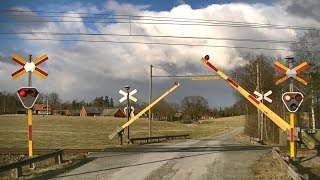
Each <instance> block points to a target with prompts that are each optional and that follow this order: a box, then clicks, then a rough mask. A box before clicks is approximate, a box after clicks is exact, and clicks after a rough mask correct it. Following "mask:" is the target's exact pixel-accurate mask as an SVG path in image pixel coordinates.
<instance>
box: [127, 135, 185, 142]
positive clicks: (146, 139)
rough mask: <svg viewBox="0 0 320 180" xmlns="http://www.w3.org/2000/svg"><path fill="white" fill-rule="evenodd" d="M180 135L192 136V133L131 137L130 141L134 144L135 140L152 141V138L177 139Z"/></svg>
mask: <svg viewBox="0 0 320 180" xmlns="http://www.w3.org/2000/svg"><path fill="white" fill-rule="evenodd" d="M179 137H184V138H186V139H187V138H190V134H181V135H173V136H153V137H140V138H130V139H129V143H132V144H134V142H135V141H145V142H146V143H149V142H151V140H158V142H159V141H160V140H162V139H164V140H168V139H175V138H179Z"/></svg>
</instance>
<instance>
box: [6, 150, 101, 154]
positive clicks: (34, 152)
mask: <svg viewBox="0 0 320 180" xmlns="http://www.w3.org/2000/svg"><path fill="white" fill-rule="evenodd" d="M56 150H57V149H33V154H36V155H42V154H48V153H51V152H53V151H56ZM103 150H104V149H63V152H64V154H79V153H88V152H101V151H103ZM9 154H10V155H21V154H28V148H0V155H9Z"/></svg>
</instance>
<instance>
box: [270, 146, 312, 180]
mask: <svg viewBox="0 0 320 180" xmlns="http://www.w3.org/2000/svg"><path fill="white" fill-rule="evenodd" d="M272 154H273V158H277V159H278V161H279V162H280V164H281V167H283V168H286V170H287V172H288V174H289V175H290V177H291V178H292V179H294V180H303V179H306V180H307V179H308V175H307V174H305V175H300V174H298V173H297V172H295V171H294V170H293V169H292V167H290V165H289V164H288V163H287V162H286V161H285V160H284V159H283V158H282V157H281V156H280V155H279V153H278V151H277V150H276V149H275V148H272Z"/></svg>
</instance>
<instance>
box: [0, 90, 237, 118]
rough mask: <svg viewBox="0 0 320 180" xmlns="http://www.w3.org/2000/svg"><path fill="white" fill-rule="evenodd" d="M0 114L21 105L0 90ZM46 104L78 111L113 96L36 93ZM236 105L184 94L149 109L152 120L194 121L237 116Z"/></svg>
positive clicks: (138, 107)
mask: <svg viewBox="0 0 320 180" xmlns="http://www.w3.org/2000/svg"><path fill="white" fill-rule="evenodd" d="M0 102H2V103H1V104H0V114H13V113H16V112H17V110H18V109H19V108H23V107H22V105H21V103H20V101H19V99H18V97H17V95H16V93H8V92H0ZM47 102H48V104H49V105H50V106H51V107H52V109H54V110H65V109H69V110H79V109H80V108H81V107H82V106H89V107H115V105H114V101H113V98H109V97H108V96H104V97H103V96H100V97H95V98H94V99H93V100H92V101H90V102H86V101H84V100H81V101H79V100H77V99H75V100H71V101H70V100H67V101H63V100H62V99H61V98H60V96H59V94H58V93H56V92H52V93H49V94H42V93H40V94H39V97H38V99H37V102H36V103H39V104H46V103H47ZM131 105H132V106H134V107H135V109H136V111H135V112H139V111H140V110H142V109H143V108H144V107H146V106H147V103H143V102H140V103H132V104H131ZM124 106H125V105H118V108H123V107H124ZM238 109H239V108H238V107H237V106H236V105H232V106H230V107H223V108H221V107H219V108H211V109H210V108H209V105H208V101H207V100H206V99H205V98H204V97H202V96H187V97H185V98H184V99H183V100H182V102H181V104H179V103H170V102H167V101H165V100H162V101H160V102H159V103H158V104H156V105H155V106H154V107H153V108H152V114H153V117H154V119H156V120H167V121H173V120H175V119H174V116H175V114H176V113H179V112H181V113H182V114H183V118H184V119H190V120H198V119H200V118H201V116H203V115H206V116H210V117H227V116H233V115H239V114H241V112H240V111H239V110H238Z"/></svg>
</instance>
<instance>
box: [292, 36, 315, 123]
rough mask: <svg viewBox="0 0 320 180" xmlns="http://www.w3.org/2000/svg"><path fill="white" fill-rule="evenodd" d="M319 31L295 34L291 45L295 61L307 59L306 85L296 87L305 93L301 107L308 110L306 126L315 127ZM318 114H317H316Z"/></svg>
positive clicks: (299, 61)
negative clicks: (308, 118)
mask: <svg viewBox="0 0 320 180" xmlns="http://www.w3.org/2000/svg"><path fill="white" fill-rule="evenodd" d="M319 39H320V31H319V30H310V31H307V32H305V33H303V34H301V35H298V36H297V40H296V42H297V43H295V44H292V45H291V47H290V48H291V50H292V51H293V52H294V59H295V60H296V62H297V63H301V62H302V61H307V63H308V64H309V66H310V67H309V68H308V69H306V70H305V71H304V72H305V76H307V77H308V78H309V84H308V86H300V85H298V89H300V90H302V91H304V94H305V95H307V96H306V98H305V100H304V102H303V104H302V107H301V108H302V109H304V111H307V112H310V116H311V121H310V123H309V126H310V127H308V128H315V127H314V126H318V127H320V124H318V125H317V124H316V123H315V122H316V117H315V116H316V115H317V114H316V112H318V111H316V104H318V99H319V97H320V68H319V65H320V51H319V49H320V41H319ZM318 116H319V114H318Z"/></svg>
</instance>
